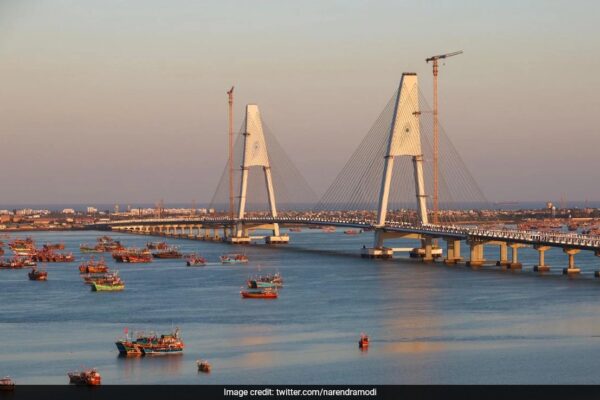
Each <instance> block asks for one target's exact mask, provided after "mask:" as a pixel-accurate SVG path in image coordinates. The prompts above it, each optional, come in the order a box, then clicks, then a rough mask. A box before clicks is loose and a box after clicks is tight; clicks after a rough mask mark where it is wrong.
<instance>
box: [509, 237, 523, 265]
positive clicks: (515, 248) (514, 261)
mask: <svg viewBox="0 0 600 400" xmlns="http://www.w3.org/2000/svg"><path fill="white" fill-rule="evenodd" d="M508 246H509V247H510V249H511V260H510V263H509V264H508V267H509V268H510V269H521V268H522V267H523V264H521V263H520V262H519V256H518V254H519V253H518V252H519V247H523V246H522V245H521V244H519V243H510V244H509V245H508Z"/></svg>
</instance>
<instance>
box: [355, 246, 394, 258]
mask: <svg viewBox="0 0 600 400" xmlns="http://www.w3.org/2000/svg"><path fill="white" fill-rule="evenodd" d="M360 256H361V257H362V258H392V257H393V256H394V250H392V249H390V248H389V247H383V246H382V247H364V246H363V248H362V249H361V252H360Z"/></svg>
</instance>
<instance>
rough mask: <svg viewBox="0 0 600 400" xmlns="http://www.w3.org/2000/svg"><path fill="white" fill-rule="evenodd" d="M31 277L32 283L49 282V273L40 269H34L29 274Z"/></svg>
mask: <svg viewBox="0 0 600 400" xmlns="http://www.w3.org/2000/svg"><path fill="white" fill-rule="evenodd" d="M27 275H28V276H29V280H32V281H47V280H48V272H46V271H40V270H39V269H37V268H35V267H33V268H32V269H31V272H29V273H28V274H27Z"/></svg>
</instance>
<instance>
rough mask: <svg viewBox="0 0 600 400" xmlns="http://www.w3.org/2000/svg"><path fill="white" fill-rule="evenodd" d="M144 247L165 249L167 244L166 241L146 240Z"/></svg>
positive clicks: (167, 246)
mask: <svg viewBox="0 0 600 400" xmlns="http://www.w3.org/2000/svg"><path fill="white" fill-rule="evenodd" d="M146 248H147V249H149V250H166V249H168V248H169V245H168V244H167V243H166V242H148V243H146Z"/></svg>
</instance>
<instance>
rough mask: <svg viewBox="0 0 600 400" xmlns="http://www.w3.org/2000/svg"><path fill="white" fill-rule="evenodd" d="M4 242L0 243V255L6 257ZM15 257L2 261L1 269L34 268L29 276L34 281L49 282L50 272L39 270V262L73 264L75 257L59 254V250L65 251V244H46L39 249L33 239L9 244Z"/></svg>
mask: <svg viewBox="0 0 600 400" xmlns="http://www.w3.org/2000/svg"><path fill="white" fill-rule="evenodd" d="M3 246H4V242H2V241H0V255H4V254H5V252H4V249H3ZM8 247H9V248H10V250H11V251H12V252H13V254H14V257H12V258H10V259H5V258H1V259H0V269H21V268H25V267H32V269H31V271H30V272H28V273H27V276H28V277H29V279H30V280H32V281H46V280H48V272H47V271H46V269H45V268H42V269H38V268H37V265H38V262H44V263H49V262H71V261H74V259H75V258H74V256H73V254H71V253H58V252H57V250H64V248H65V245H64V243H55V244H51V243H46V244H44V245H43V246H42V248H41V249H38V248H37V247H36V245H35V242H34V241H33V239H32V238H30V237H28V238H25V239H14V240H13V241H11V242H10V243H9V244H8Z"/></svg>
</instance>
